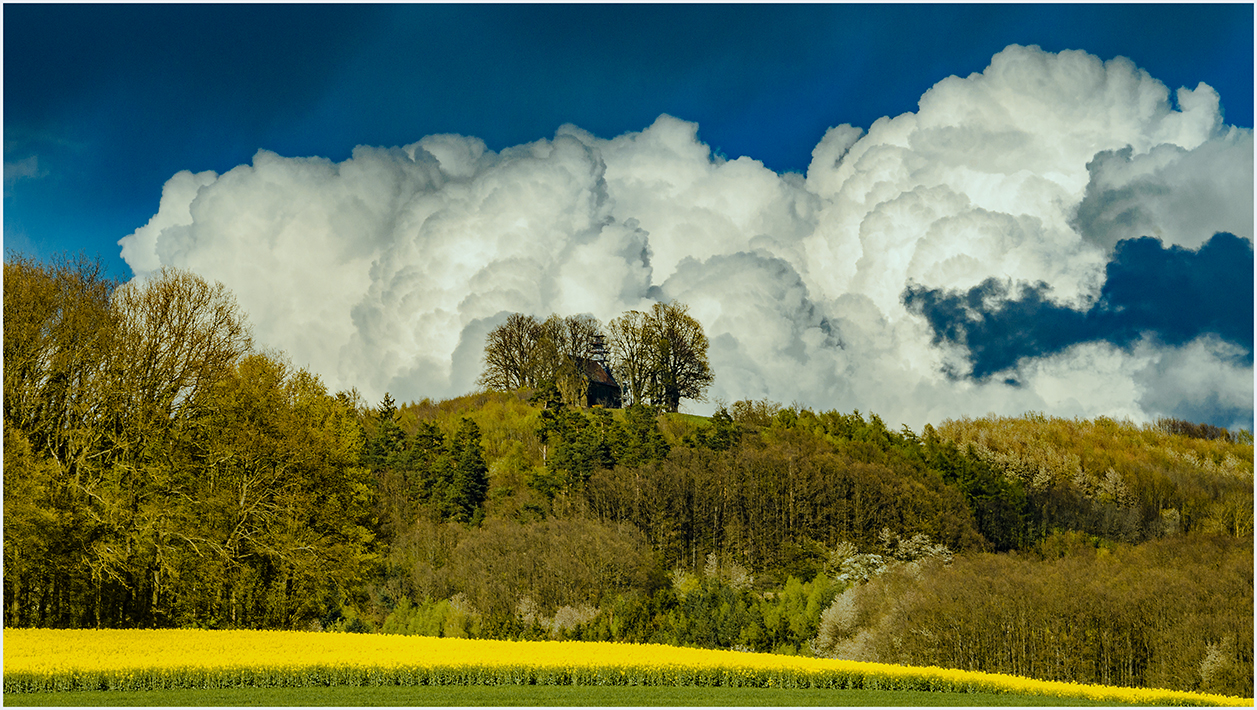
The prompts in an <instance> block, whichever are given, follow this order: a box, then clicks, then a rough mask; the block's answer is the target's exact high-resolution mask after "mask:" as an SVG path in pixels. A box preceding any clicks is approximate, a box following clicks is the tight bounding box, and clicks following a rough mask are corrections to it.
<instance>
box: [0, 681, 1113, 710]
mask: <svg viewBox="0 0 1257 710" xmlns="http://www.w3.org/2000/svg"><path fill="white" fill-rule="evenodd" d="M4 704H5V705H8V706H14V707H18V706H27V707H32V706H37V707H48V706H58V707H64V706H93V705H95V706H115V707H118V706H181V707H196V706H234V707H261V706H268V707H282V706H303V707H313V706H337V707H361V706H376V705H392V706H403V705H404V706H429V707H430V706H443V707H451V706H478V705H480V706H497V707H509V706H530V705H531V706H536V705H556V706H595V707H597V706H601V707H616V706H619V707H632V706H716V705H719V706H734V707H757V706H758V707H764V706H778V707H781V706H789V707H819V706H825V707H839V706H843V707H853V706H861V707H870V706H882V707H886V706H953V707H954V706H974V705H981V706H1006V707H1007V706H1036V705H1037V706H1049V705H1050V706H1062V705H1100V704H1101V703H1096V702H1093V701H1087V700H1081V699H1073V698H1049V697H1043V696H1036V695H1013V694H994V693H942V692H939V693H929V692H921V691H911V690H811V689H808V690H796V689H788V688H640V687H639V688H627V687H588V686H575V687H572V686H540V685H524V686H436V687H419V688H415V687H409V688H407V687H391V688H378V687H377V688H373V687H365V688H361V687H343V686H342V687H322V688H225V689H221V690H148V691H120V690H105V691H91V692H65V693H6V694H5V696H4ZM1105 704H1106V705H1107V703H1105Z"/></svg>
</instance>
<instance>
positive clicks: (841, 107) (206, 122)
mask: <svg viewBox="0 0 1257 710" xmlns="http://www.w3.org/2000/svg"><path fill="white" fill-rule="evenodd" d="M1013 43H1017V44H1025V45H1029V44H1037V45H1039V46H1041V47H1042V48H1043V49H1045V50H1048V51H1060V50H1064V49H1084V50H1086V51H1088V52H1090V53H1092V54H1095V55H1097V56H1099V57H1101V58H1102V59H1110V58H1112V57H1114V56H1118V55H1122V56H1126V57H1129V58H1131V59H1132V60H1134V61H1135V63H1136V64H1137V65H1138V66H1140V67H1142V68H1144V69H1146V70H1147V71H1148V72H1149V73H1150V74H1152V75H1153V76H1154V77H1156V78H1158V79H1160V80H1161V81H1163V82H1165V83H1166V84H1167V86H1169V87H1170V88H1171V89H1172V90H1173V89H1176V88H1178V87H1179V86H1184V85H1185V86H1189V87H1194V86H1195V85H1196V83H1197V82H1200V81H1204V82H1206V83H1208V84H1209V85H1211V86H1213V87H1214V88H1215V89H1217V90H1218V92H1219V93H1220V94H1221V96H1222V100H1223V108H1224V110H1225V118H1226V120H1227V122H1228V123H1232V124H1234V125H1239V126H1246V127H1252V125H1253V119H1252V116H1253V63H1252V58H1253V10H1252V6H1251V5H1248V4H1231V5H1200V4H1184V5H1131V4H1122V5H1091V4H1083V5H1003V4H981V5H791V6H780V5H662V6H660V5H649V6H644V5H594V6H585V5H549V6H535V5H376V6H366V7H360V6H343V5H270V6H253V5H245V6H240V5H149V4H142V5H57V4H29V5H24V4H5V5H4V160H5V196H4V236H5V242H6V248H7V249H11V250H12V249H17V250H20V251H24V252H28V253H34V254H36V255H39V256H41V257H42V256H47V255H48V254H50V253H53V252H58V251H64V250H70V251H85V252H87V253H88V254H91V255H99V256H101V257H102V258H104V259H105V260H106V261H107V262H108V263H109V265H110V267H111V270H112V271H113V272H114V273H115V274H116V275H118V276H119V277H124V278H126V277H129V276H130V270H129V269H128V268H127V266H126V264H125V263H123V262H122V260H121V259H120V258H119V257H118V248H117V246H116V242H117V240H118V239H120V238H121V237H123V236H125V235H127V234H129V233H130V232H131V231H133V230H134V229H136V228H137V227H140V226H141V225H143V224H144V223H145V222H146V221H147V220H148V218H149V217H151V216H152V215H153V214H154V213H155V212H156V211H157V204H158V200H159V198H160V195H161V185H162V183H163V182H165V180H166V179H168V178H169V177H170V176H171V175H173V174H174V173H176V172H178V171H180V170H185V169H186V170H192V171H201V170H215V171H218V172H223V171H226V170H228V169H230V168H231V167H233V166H235V165H238V164H242V163H248V162H249V160H250V159H251V158H252V156H253V154H254V153H255V152H256V151H257V150H258V149H259V148H265V149H268V150H272V151H275V152H277V153H279V154H280V155H285V156H309V155H317V156H323V157H328V158H331V159H332V160H337V161H339V160H343V159H345V158H347V157H348V156H349V154H350V151H351V150H352V149H353V147H354V146H356V145H360V144H365V145H379V146H394V145H403V144H406V143H410V142H413V141H415V140H418V139H419V138H421V137H422V136H425V135H429V134H433V133H446V132H450V133H460V134H464V135H471V136H477V137H480V138H482V139H484V141H485V142H486V143H487V144H488V146H489V148H490V149H496V150H500V149H501V148H504V147H507V146H511V145H516V144H520V143H524V142H527V141H532V140H536V139H539V138H546V137H550V136H552V135H553V133H554V131H555V129H556V128H558V127H559V126H560V125H562V124H564V123H574V124H576V125H578V126H580V127H582V128H584V129H586V130H588V131H590V132H592V133H594V134H595V135H598V136H600V137H612V136H615V135H619V134H621V133H624V132H626V131H634V130H640V129H642V128H643V127H645V126H647V125H649V124H650V122H651V121H653V120H654V119H655V117H656V116H658V115H659V114H661V113H668V114H671V115H674V116H677V117H678V118H681V119H684V120H687V121H694V122H697V123H698V124H699V131H700V133H699V137H700V139H701V140H703V141H704V142H706V143H707V144H709V145H710V146H712V147H713V149H716V150H719V151H720V152H722V153H723V154H725V155H727V156H729V157H731V158H736V157H738V156H740V155H747V156H751V157H753V158H755V159H757V160H760V161H762V162H763V163H764V164H765V165H766V166H767V167H769V168H771V169H773V170H776V171H802V170H804V169H806V167H807V163H808V161H809V160H810V157H811V150H812V148H813V147H814V146H815V145H816V143H817V141H818V140H819V139H820V137H821V136H822V134H823V133H824V132H825V129H826V128H828V127H830V126H833V125H836V124H839V123H850V124H853V125H856V126H860V127H864V128H867V127H868V126H869V124H871V123H872V122H873V121H874V120H875V119H877V118H878V117H880V116H895V115H898V114H900V113H903V112H906V111H914V110H915V109H916V102H917V99H918V98H919V97H920V96H921V94H922V93H923V92H924V91H925V90H926V89H928V88H929V87H930V86H931V85H933V84H934V83H935V82H937V81H939V80H940V79H942V78H943V77H946V76H948V75H952V74H955V75H958V76H962V77H963V76H966V75H968V74H969V73H972V72H978V71H982V69H983V68H984V67H985V66H986V65H987V63H988V62H989V61H990V58H991V56H992V55H993V54H995V53H996V52H998V51H999V50H1001V49H1003V48H1004V47H1005V46H1006V45H1008V44H1013ZM32 157H34V159H35V160H34V164H33V166H32V163H31V162H30V161H31V158H32ZM23 161H26V162H23ZM15 166H18V167H16V168H15ZM23 167H24V168H25V172H26V173H30V172H33V173H34V175H33V176H30V177H24V176H23V175H24V171H23Z"/></svg>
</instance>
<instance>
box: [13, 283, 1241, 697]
mask: <svg viewBox="0 0 1257 710" xmlns="http://www.w3.org/2000/svg"><path fill="white" fill-rule="evenodd" d="M4 268H5V273H4V277H5V279H4V322H5V332H4V493H5V497H4V623H5V625H6V626H8V627H24V626H39V627H63V628H64V627H111V628H152V627H199V628H293V629H307V630H321V631H328V632H364V633H365V632H376V633H406V634H428V635H445V636H470V637H482V638H513V639H544V638H562V639H585V640H611V641H622V642H654V643H667V644H681V645H692V646H700V647H707V648H730V649H742V650H754V651H771V652H777V653H789V654H805V655H817V656H828V657H839V658H853V659H859V660H878V661H883V662H889V663H903V664H914V665H941V666H949V667H957V668H965V669H975V670H987V671H993V672H1003V673H1015V674H1019V675H1025V676H1030V677H1036V678H1045V679H1053V680H1073V681H1078V682H1097V683H1109V684H1116V685H1134V686H1153V687H1166V688H1174V689H1182V690H1204V691H1209V692H1220V693H1228V694H1235V695H1242V696H1244V697H1251V695H1252V693H1253V689H1252V677H1253V670H1252V669H1253V665H1252V663H1253V661H1252V657H1253V567H1252V564H1253V549H1252V542H1253V448H1252V436H1251V434H1250V433H1248V432H1244V431H1241V432H1228V431H1226V430H1223V429H1219V428H1217V427H1212V426H1208V425H1198V424H1193V423H1190V422H1182V421H1177V420H1163V421H1161V422H1158V423H1156V424H1154V425H1144V426H1139V425H1135V424H1131V423H1129V422H1119V421H1113V420H1109V419H1103V418H1099V419H1094V420H1078V419H1059V418H1054V417H1047V416H1042V415H1037V414H1028V415H1026V416H1023V417H1017V418H1006V417H987V418H982V419H959V420H949V421H945V422H941V423H939V424H937V425H934V426H929V425H927V426H926V427H925V429H924V431H922V432H920V433H919V434H918V433H915V432H913V431H912V430H910V429H909V428H907V427H901V428H899V429H893V428H891V427H889V426H887V425H886V423H884V422H883V421H882V420H881V419H880V418H879V417H878V416H877V415H875V414H862V413H860V412H858V411H857V412H851V413H845V414H844V413H840V412H837V411H822V412H813V411H810V410H808V409H802V408H799V407H785V406H781V405H779V404H776V403H773V402H770V401H766V400H761V401H738V402H733V403H718V404H719V405H720V406H718V409H717V412H716V413H715V414H714V415H713V416H712V417H697V416H692V415H686V414H679V413H675V412H669V411H664V410H668V409H675V408H676V407H675V403H676V398H677V394H676V391H671V392H667V391H664V390H663V389H657V390H656V393H655V394H653V395H652V394H651V392H650V390H649V388H645V385H643V387H644V389H642V390H641V392H640V393H639V394H638V396H636V397H630V398H629V399H628V401H630V402H633V403H632V404H631V405H630V406H628V407H626V408H624V409H605V408H602V407H587V406H584V404H583V401H582V398H581V397H579V396H576V395H574V394H573V393H572V392H566V391H563V390H564V389H571V388H572V387H574V386H576V387H578V386H579V381H578V380H570V381H568V382H567V383H565V384H564V385H563V387H562V388H560V387H557V386H553V384H554V383H553V382H550V383H549V385H551V386H547V383H546V382H527V383H524V384H523V385H521V386H517V385H520V383H517V382H511V383H509V384H510V385H511V386H509V387H506V386H503V387H502V389H503V390H507V391H483V392H479V393H475V394H471V395H467V396H464V397H460V398H456V399H452V400H446V401H441V402H434V401H430V400H423V401H421V402H412V403H403V404H399V403H397V402H394V401H393V400H392V398H391V397H389V396H387V395H386V396H385V397H384V399H383V400H382V401H381V402H378V403H375V404H373V405H368V404H367V403H365V402H363V401H362V398H361V397H360V396H359V395H358V394H357V393H356V392H353V391H348V392H340V393H331V392H328V391H327V390H326V388H325V387H324V385H323V384H322V383H321V382H320V381H319V379H318V378H317V377H315V376H314V375H312V374H310V373H309V372H307V371H305V370H303V369H300V368H297V367H294V366H292V365H291V364H289V363H288V362H286V360H285V358H284V356H283V355H282V354H281V353H275V352H269V351H261V350H259V349H258V348H256V347H254V345H253V344H252V342H251V340H250V337H249V331H248V326H247V323H246V318H245V315H244V314H243V313H241V312H240V311H239V309H238V308H237V307H236V305H235V301H234V299H233V298H232V296H231V294H230V293H228V292H226V291H225V289H223V288H222V287H221V286H215V285H210V284H207V283H205V282H204V281H202V280H200V279H199V278H198V277H195V276H193V275H191V274H188V273H184V272H178V271H170V270H168V271H164V272H162V273H161V274H159V275H157V276H155V277H154V278H153V279H151V280H150V281H148V282H146V283H143V284H139V283H132V284H126V285H117V284H113V283H111V282H109V281H108V280H107V279H106V278H104V276H103V274H102V272H101V269H100V266H99V265H98V264H96V263H93V262H88V261H84V260H62V261H58V262H54V263H51V264H47V265H45V264H39V263H34V262H30V261H23V260H21V259H12V260H10V261H8V262H6V264H5V267H4ZM595 325H596V324H595ZM621 325H623V324H621ZM646 381H647V380H643V382H646ZM576 394H579V392H577V393H576ZM684 396H687V397H689V396H692V395H689V394H687V395H684Z"/></svg>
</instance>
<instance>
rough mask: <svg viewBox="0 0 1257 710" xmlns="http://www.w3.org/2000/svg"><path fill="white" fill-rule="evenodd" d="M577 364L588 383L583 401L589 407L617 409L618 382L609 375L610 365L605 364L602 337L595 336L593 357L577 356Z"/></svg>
mask: <svg viewBox="0 0 1257 710" xmlns="http://www.w3.org/2000/svg"><path fill="white" fill-rule="evenodd" d="M576 364H577V366H578V367H579V368H580V371H581V375H582V376H583V377H584V378H585V380H586V381H587V382H588V383H589V387H588V389H587V390H586V391H585V401H586V404H587V405H588V406H590V407H592V406H594V405H601V406H603V407H606V408H608V409H619V408H620V402H621V399H620V397H621V390H620V383H618V382H616V381H615V377H614V376H612V375H611V366H610V365H609V364H607V351H606V346H605V345H604V344H603V342H602V338H595V339H594V344H593V357H591V358H588V359H586V358H577V361H576Z"/></svg>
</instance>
